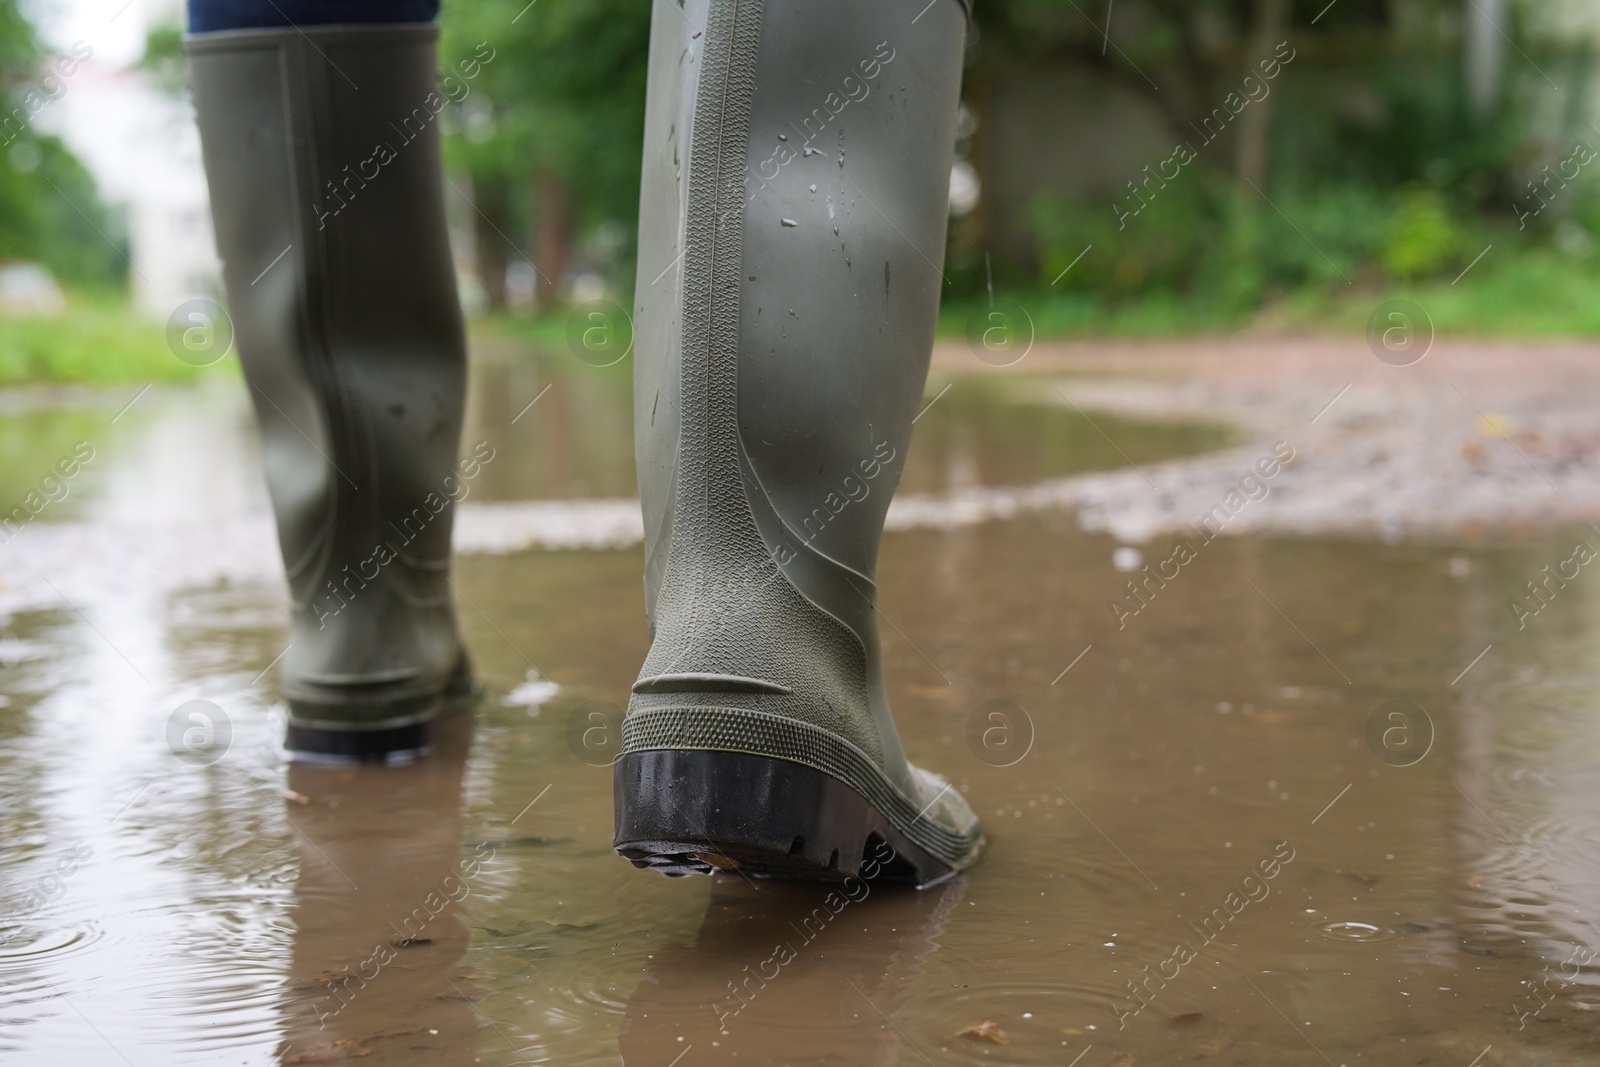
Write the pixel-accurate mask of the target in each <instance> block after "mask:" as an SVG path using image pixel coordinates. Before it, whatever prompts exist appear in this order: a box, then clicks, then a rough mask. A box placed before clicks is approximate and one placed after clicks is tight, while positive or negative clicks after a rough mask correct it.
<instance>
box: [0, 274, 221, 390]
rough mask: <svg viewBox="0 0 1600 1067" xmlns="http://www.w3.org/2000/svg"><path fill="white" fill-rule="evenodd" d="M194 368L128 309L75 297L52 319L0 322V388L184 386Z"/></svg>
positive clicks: (158, 328)
mask: <svg viewBox="0 0 1600 1067" xmlns="http://www.w3.org/2000/svg"><path fill="white" fill-rule="evenodd" d="M197 373H198V368H196V367H192V366H190V365H189V364H187V363H185V362H183V361H182V360H180V359H178V358H177V357H176V356H174V355H173V354H172V351H171V350H170V349H169V348H168V347H167V339H166V330H165V327H164V326H163V324H161V323H159V322H150V321H148V320H146V319H143V318H141V317H139V316H138V315H137V314H135V312H134V311H133V309H132V307H131V306H129V305H128V304H127V303H125V302H122V301H117V300H112V299H108V298H86V297H77V296H75V297H74V298H73V299H72V301H71V303H70V304H69V306H68V308H67V311H66V312H65V313H64V314H62V315H60V316H56V317H50V318H42V317H37V318H36V317H30V316H17V317H13V316H0V385H14V384H20V383H23V382H96V383H111V382H130V381H156V380H169V381H170V380H183V379H187V378H192V377H193V376H194V375H195V374H197Z"/></svg>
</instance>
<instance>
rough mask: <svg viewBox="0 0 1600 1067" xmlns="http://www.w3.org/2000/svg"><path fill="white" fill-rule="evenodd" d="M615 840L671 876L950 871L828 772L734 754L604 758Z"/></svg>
mask: <svg viewBox="0 0 1600 1067" xmlns="http://www.w3.org/2000/svg"><path fill="white" fill-rule="evenodd" d="M612 782H613V792H614V796H615V801H616V836H615V848H616V850H617V852H618V853H620V854H621V855H622V856H623V857H624V858H625V859H627V860H629V861H630V862H631V863H632V864H633V865H634V866H635V867H639V868H642V869H645V870H653V871H659V872H661V873H662V874H665V875H669V876H672V877H680V876H682V875H686V874H712V873H715V872H716V871H740V872H743V873H744V874H746V875H755V876H758V877H768V878H792V879H804V880H810V881H833V882H837V881H843V880H845V879H846V878H850V877H852V876H859V877H868V878H876V879H882V880H884V881H890V882H906V883H911V884H914V885H917V886H929V885H933V884H935V883H937V882H941V881H943V880H944V879H946V878H948V877H950V876H951V875H952V874H953V873H954V871H953V870H952V868H951V867H950V866H949V865H948V864H946V863H944V862H943V861H941V860H939V859H937V858H935V857H934V856H932V855H930V854H929V853H928V852H926V851H925V850H924V849H922V848H921V847H920V846H918V845H916V844H915V843H913V842H912V841H910V840H909V839H907V838H906V837H905V835H904V834H902V833H900V831H898V830H896V829H895V828H894V827H893V826H892V825H891V824H890V822H889V820H888V819H887V818H885V817H884V816H883V814H882V813H880V812H879V811H878V810H877V809H876V808H874V807H873V806H872V805H871V804H870V803H868V802H867V800H866V798H865V797H863V796H862V795H861V794H860V793H858V792H856V791H855V790H854V789H852V788H851V787H850V786H848V785H845V784H844V783H843V782H841V781H839V780H838V779H837V778H834V777H832V776H831V775H827V774H824V773H823V772H822V771H819V770H816V769H815V768H813V767H808V766H806V765H805V764H801V763H792V762H790V761H788V760H781V759H773V758H770V757H767V756H756V755H751V754H748V753H743V752H716V751H703V750H676V749H651V750H647V751H643V752H630V753H627V754H626V755H623V756H621V757H619V758H618V759H617V761H616V762H615V763H614V764H613V778H612Z"/></svg>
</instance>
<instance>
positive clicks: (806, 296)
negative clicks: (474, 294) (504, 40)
mask: <svg viewBox="0 0 1600 1067" xmlns="http://www.w3.org/2000/svg"><path fill="white" fill-rule="evenodd" d="M924 5H926V6H924ZM653 20H654V21H653V26H652V30H651V54H650V75H649V95H648V102H647V105H646V119H645V130H646V141H645V162H644V177H643V191H642V194H641V198H640V199H641V203H640V240H639V276H638V278H639V281H638V289H637V295H636V305H637V306H636V316H637V321H636V324H635V336H636V337H637V338H639V341H638V355H637V364H636V376H635V382H634V389H635V395H634V402H635V441H636V448H637V452H638V455H637V458H638V465H639V484H640V490H641V496H642V498H643V507H644V519H645V532H646V564H645V567H646V576H645V586H646V599H647V609H648V612H649V615H650V620H651V628H652V633H653V642H652V645H651V648H650V653H649V655H648V657H647V658H646V660H645V664H644V669H643V671H642V672H641V674H640V677H639V680H638V682H637V683H636V684H635V685H634V688H633V697H632V699H631V701H630V704H629V708H628V713H627V716H626V718H625V719H624V723H623V743H622V755H621V756H620V757H619V759H618V761H617V763H616V765H615V798H616V837H615V845H616V848H617V851H619V852H620V853H622V854H623V855H624V856H625V857H627V858H628V859H630V860H631V861H632V862H633V863H634V864H635V865H636V866H639V867H648V868H654V869H658V870H662V871H664V872H666V873H668V874H684V873H691V872H709V871H711V870H713V869H717V868H728V867H735V866H737V867H741V868H744V869H746V870H748V871H754V872H758V873H764V874H771V875H779V876H790V877H812V878H837V879H843V878H846V877H849V876H852V875H856V874H857V873H858V872H859V871H860V870H861V869H862V868H863V867H864V866H865V867H867V868H868V869H870V870H872V871H873V872H874V873H876V874H880V875H882V876H884V877H889V878H895V879H901V880H905V881H910V882H915V883H917V884H921V885H927V884H931V883H933V882H937V881H939V880H940V879H943V878H946V877H948V876H949V875H951V874H952V873H954V872H956V871H959V870H961V869H962V868H964V867H966V866H967V865H969V864H970V863H972V862H973V860H974V859H975V858H976V857H977V854H978V851H979V849H980V847H981V845H982V836H981V833H980V830H979V827H978V821H977V819H976V817H975V816H974V815H973V813H972V811H971V809H970V808H969V807H968V806H967V804H966V802H965V801H964V800H963V799H962V798H961V796H960V794H959V793H958V792H956V791H955V790H954V789H952V788H951V787H950V786H949V785H947V784H946V783H945V782H944V781H943V780H942V779H940V778H938V777H937V776H935V775H932V774H929V773H928V772H926V771H922V770H919V769H918V768H916V767H913V766H911V765H910V764H909V763H908V762H907V761H906V757H905V753H904V752H903V751H902V749H901V746H900V740H899V737H898V735H897V734H896V732H895V727H894V722H893V719H892V718H891V717H890V714H889V706H888V701H887V699H886V696H885V691H884V683H883V674H882V666H881V662H880V658H879V642H878V627H877V619H876V609H875V599H876V595H877V593H876V587H875V585H874V581H873V576H874V572H875V569H876V563H877V553H878V542H879V539H880V536H881V534H882V530H883V521H884V515H885V513H886V511H887V509H888V505H889V498H890V496H891V495H892V494H893V492H894V487H895V483H896V481H897V480H898V477H899V473H900V470H901V464H902V461H903V457H904V456H905V452H906V448H907V445H908V444H909V441H910V437H911V422H912V419H913V418H914V417H915V416H916V411H917V405H918V403H919V401H920V398H921V394H922V388H923V384H924V380H925V378H926V376H927V370H928V359H929V355H930V352H931V350H932V344H933V328H934V318H935V315H936V313H937V309H938V301H939V286H940V282H941V280H942V278H941V273H940V267H939V264H940V263H941V262H942V261H943V258H944V243H945V229H946V224H947V223H946V220H947V199H948V194H949V176H950V165H951V158H952V154H953V149H954V143H955V119H956V110H957V105H958V90H959V87H960V79H961V65H962V53H963V45H964V40H965V33H966V25H967V12H966V11H965V10H964V9H963V7H962V4H961V3H960V2H959V0H933V2H932V3H931V4H929V3H927V0H880V2H877V3H872V4H863V3H860V2H859V0H809V2H807V3H804V4H802V3H799V2H798V0H764V2H763V0H686V2H685V3H683V4H682V5H680V4H679V3H678V2H677V0H656V3H655V9H654V15H653Z"/></svg>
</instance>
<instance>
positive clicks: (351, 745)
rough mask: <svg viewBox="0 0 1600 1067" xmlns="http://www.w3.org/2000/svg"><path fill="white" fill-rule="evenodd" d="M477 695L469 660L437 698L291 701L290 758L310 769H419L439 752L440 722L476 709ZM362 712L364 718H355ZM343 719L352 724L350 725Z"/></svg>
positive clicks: (287, 748) (463, 661)
mask: <svg viewBox="0 0 1600 1067" xmlns="http://www.w3.org/2000/svg"><path fill="white" fill-rule="evenodd" d="M474 693H475V687H474V684H473V681H472V668H471V666H470V664H469V663H468V661H467V658H466V657H465V656H463V657H462V659H461V664H460V666H458V667H457V668H456V672H455V674H453V675H452V676H451V678H450V681H449V683H448V684H447V685H446V686H445V688H444V689H442V690H441V691H439V692H438V693H434V694H428V695H422V696H413V697H406V698H404V699H401V700H389V701H382V702H377V703H374V702H371V701H361V700H352V701H348V702H344V703H339V704H333V703H324V702H316V703H313V702H309V701H304V700H295V699H292V698H291V699H290V700H289V701H288V703H289V725H288V728H287V730H286V731H285V734H284V741H283V747H284V752H285V755H286V756H287V757H288V758H289V759H290V760H293V761H298V762H305V763H323V764H363V763H385V764H404V763H413V762H415V761H417V760H419V759H422V758H423V757H425V756H427V755H428V754H429V753H430V752H432V751H433V748H434V745H435V742H436V739H437V732H438V728H439V723H440V720H441V719H442V718H444V717H445V716H447V715H449V714H451V713H453V712H456V711H461V710H464V709H466V708H468V707H470V706H471V702H472V697H473V695H474ZM357 709H359V714H352V712H353V711H356V710H357ZM341 718H346V719H348V720H350V721H349V723H348V725H346V724H343V723H340V722H339V720H340V719H341ZM308 720H309V721H308ZM335 724H337V725H335ZM369 724H370V725H369Z"/></svg>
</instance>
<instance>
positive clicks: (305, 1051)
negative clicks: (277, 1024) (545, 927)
mask: <svg viewBox="0 0 1600 1067" xmlns="http://www.w3.org/2000/svg"><path fill="white" fill-rule="evenodd" d="M471 730H472V720H471V719H470V718H469V717H468V716H464V715H456V716H451V717H450V718H448V719H447V720H445V722H444V723H443V724H442V726H441V728H440V730H439V731H438V732H437V734H436V742H437V747H436V750H435V752H434V755H433V756H432V757H430V758H429V759H426V760H420V761H417V762H415V763H412V764H410V765H408V766H404V767H397V768H393V769H391V770H388V771H385V772H384V773H381V774H374V773H371V772H363V771H361V770H359V769H354V768H343V767H327V766H321V765H317V764H312V763H305V762H301V763H296V764H294V765H292V766H291V767H290V768H289V780H288V785H289V788H290V789H291V790H293V791H294V792H295V793H298V794H300V795H302V796H304V797H307V798H309V800H310V803H307V804H300V803H297V802H294V801H289V802H286V804H285V811H284V814H285V816H286V817H287V818H288V820H289V822H290V824H291V825H292V826H293V827H294V828H295V830H296V833H295V841H296V844H297V845H298V846H299V850H300V862H299V874H298V875H297V877H296V880H295V887H294V904H295V907H294V912H293V922H294V935H293V936H294V941H293V948H292V950H291V951H290V954H289V977H288V992H287V995H286V997H285V998H284V1007H283V1014H284V1020H283V1033H284V1038H283V1045H282V1046H281V1047H280V1048H279V1050H278V1057H277V1062H280V1063H286V1064H288V1063H328V1062H333V1061H335V1060H338V1061H339V1062H343V1061H344V1060H345V1059H350V1058H355V1057H365V1056H368V1055H371V1056H374V1059H373V1061H372V1062H375V1063H378V1062H381V1063H385V1064H413V1063H414V1064H417V1065H419V1067H422V1065H426V1067H440V1065H442V1067H449V1065H453V1064H454V1065H461V1067H467V1065H470V1064H473V1063H475V1062H477V1061H476V1058H475V1054H476V1042H477V1037H478V1027H479V1025H480V1021H479V1019H478V1016H477V1013H476V1011H475V1010H474V1008H473V1006H472V1004H471V1002H470V1001H469V1000H468V999H467V998H468V997H471V996H474V995H475V994H476V989H475V987H474V985H473V983H472V982H471V981H470V980H469V979H467V978H464V977H463V976H462V971H463V970H464V969H465V964H464V962H463V957H464V956H465V954H466V950H467V944H468V940H469V934H468V931H467V926H466V923H465V921H464V913H465V909H466V908H467V907H469V906H470V905H469V904H468V901H469V899H470V898H471V897H472V896H473V895H475V894H477V893H480V892H482V891H483V887H484V886H485V884H486V882H487V880H488V879H490V878H492V877H493V876H494V872H495V860H494V856H493V853H492V851H486V850H485V848H478V849H471V848H469V849H463V848H462V846H461V772H462V767H463V765H464V764H465V762H466V755H467V749H468V747H469V746H470V744H471Z"/></svg>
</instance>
